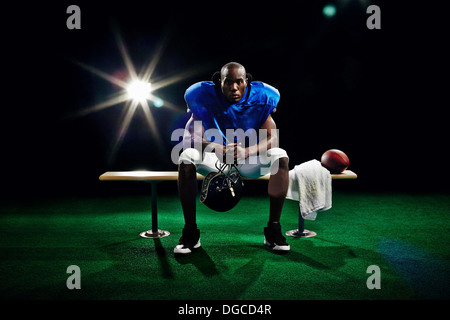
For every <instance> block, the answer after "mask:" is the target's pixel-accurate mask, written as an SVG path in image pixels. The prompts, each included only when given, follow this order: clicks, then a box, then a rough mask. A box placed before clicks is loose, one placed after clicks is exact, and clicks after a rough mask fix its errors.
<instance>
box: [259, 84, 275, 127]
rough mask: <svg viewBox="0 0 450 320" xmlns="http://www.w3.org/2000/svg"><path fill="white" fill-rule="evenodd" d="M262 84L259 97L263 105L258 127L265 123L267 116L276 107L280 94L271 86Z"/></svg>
mask: <svg viewBox="0 0 450 320" xmlns="http://www.w3.org/2000/svg"><path fill="white" fill-rule="evenodd" d="M262 84H263V90H262V91H263V94H262V95H261V100H262V102H263V104H264V107H263V110H262V114H261V119H260V126H262V125H263V124H264V122H266V120H267V118H268V117H269V115H270V114H271V113H272V111H273V110H274V109H275V108H276V107H277V105H278V102H279V101H280V92H279V91H278V90H277V89H276V88H274V87H272V86H271V85H268V84H266V83H262Z"/></svg>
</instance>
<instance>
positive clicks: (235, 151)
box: [226, 142, 249, 163]
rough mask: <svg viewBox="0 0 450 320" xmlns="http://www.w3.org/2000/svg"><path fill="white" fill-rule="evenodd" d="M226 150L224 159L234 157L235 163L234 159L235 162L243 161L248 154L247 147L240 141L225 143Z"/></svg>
mask: <svg viewBox="0 0 450 320" xmlns="http://www.w3.org/2000/svg"><path fill="white" fill-rule="evenodd" d="M226 150H227V151H226V159H227V160H231V159H234V160H235V163H236V161H237V163H239V162H241V161H244V160H245V159H247V158H248V156H249V153H248V150H247V148H243V147H242V144H241V143H240V142H239V143H229V144H227V148H226Z"/></svg>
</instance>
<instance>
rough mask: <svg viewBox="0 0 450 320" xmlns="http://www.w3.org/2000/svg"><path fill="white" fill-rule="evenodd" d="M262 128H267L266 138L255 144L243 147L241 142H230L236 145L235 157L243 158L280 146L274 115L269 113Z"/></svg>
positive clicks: (230, 145)
mask: <svg viewBox="0 0 450 320" xmlns="http://www.w3.org/2000/svg"><path fill="white" fill-rule="evenodd" d="M260 129H264V130H266V134H267V135H266V138H265V139H263V140H260V141H259V142H258V144H255V145H253V146H250V147H247V148H242V147H241V146H240V144H238V145H237V146H236V144H229V145H228V147H232V146H236V148H235V149H234V150H235V151H234V157H235V159H237V160H243V159H246V158H248V157H250V156H253V155H258V154H259V153H261V152H265V151H266V150H269V149H270V148H272V147H276V146H278V131H277V130H276V129H277V125H276V124H275V121H274V120H273V118H272V116H271V115H270V114H269V116H268V117H267V119H266V121H265V122H264V123H263V125H262V126H261V128H260Z"/></svg>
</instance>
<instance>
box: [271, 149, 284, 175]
mask: <svg viewBox="0 0 450 320" xmlns="http://www.w3.org/2000/svg"><path fill="white" fill-rule="evenodd" d="M267 156H268V157H269V158H270V162H271V166H270V174H271V175H274V174H277V173H278V171H279V170H283V171H289V157H288V155H287V152H286V151H285V150H283V149H281V148H272V149H270V150H268V151H267Z"/></svg>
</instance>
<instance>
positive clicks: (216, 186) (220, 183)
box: [200, 168, 244, 212]
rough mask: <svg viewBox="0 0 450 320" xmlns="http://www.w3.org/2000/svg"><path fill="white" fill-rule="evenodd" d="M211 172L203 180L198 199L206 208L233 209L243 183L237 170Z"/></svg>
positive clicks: (240, 193)
mask: <svg viewBox="0 0 450 320" xmlns="http://www.w3.org/2000/svg"><path fill="white" fill-rule="evenodd" d="M230 171H231V168H230V170H229V171H228V173H224V172H223V170H220V172H211V173H209V174H208V175H207V176H206V177H205V180H203V184H202V191H201V195H200V201H201V202H202V203H204V204H205V205H206V206H207V207H208V208H210V209H212V210H214V211H218V212H225V211H229V210H231V209H233V208H234V207H235V206H236V205H237V204H238V202H239V200H241V197H242V191H243V187H244V183H243V182H242V178H241V175H240V173H239V171H233V172H230Z"/></svg>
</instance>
